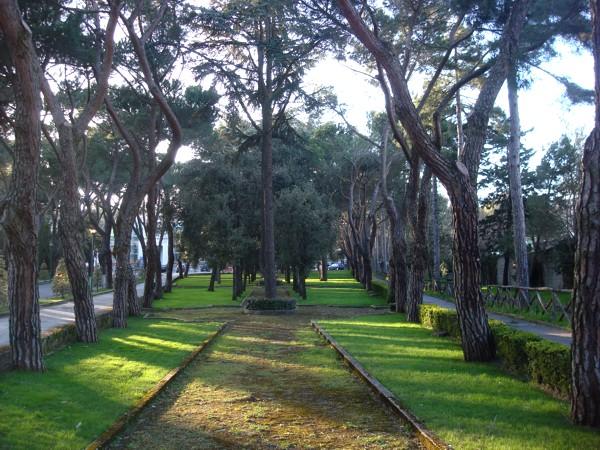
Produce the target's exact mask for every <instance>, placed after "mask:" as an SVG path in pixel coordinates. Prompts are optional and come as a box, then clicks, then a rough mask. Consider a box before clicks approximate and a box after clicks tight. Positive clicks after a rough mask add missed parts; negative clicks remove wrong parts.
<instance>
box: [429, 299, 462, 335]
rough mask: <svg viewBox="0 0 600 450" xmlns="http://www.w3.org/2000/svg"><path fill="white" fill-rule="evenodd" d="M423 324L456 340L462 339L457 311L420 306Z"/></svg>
mask: <svg viewBox="0 0 600 450" xmlns="http://www.w3.org/2000/svg"><path fill="white" fill-rule="evenodd" d="M419 315H420V320H421V323H422V324H423V325H424V326H425V327H427V328H431V329H432V330H433V331H435V332H438V333H447V334H448V335H449V336H451V337H454V338H460V326H459V325H458V315H457V314H456V311H454V310H451V309H447V308H442V307H440V306H437V305H421V306H420V311H419Z"/></svg>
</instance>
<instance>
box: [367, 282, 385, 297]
mask: <svg viewBox="0 0 600 450" xmlns="http://www.w3.org/2000/svg"><path fill="white" fill-rule="evenodd" d="M371 286H372V289H373V292H374V293H375V294H377V295H378V296H379V297H383V298H385V299H387V298H388V295H389V294H388V292H389V288H388V283H387V281H382V280H373V281H371Z"/></svg>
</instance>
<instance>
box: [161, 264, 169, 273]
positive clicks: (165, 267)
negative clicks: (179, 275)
mask: <svg viewBox="0 0 600 450" xmlns="http://www.w3.org/2000/svg"><path fill="white" fill-rule="evenodd" d="M160 271H161V272H163V273H164V272H166V271H167V265H166V264H163V265H162V266H160Z"/></svg>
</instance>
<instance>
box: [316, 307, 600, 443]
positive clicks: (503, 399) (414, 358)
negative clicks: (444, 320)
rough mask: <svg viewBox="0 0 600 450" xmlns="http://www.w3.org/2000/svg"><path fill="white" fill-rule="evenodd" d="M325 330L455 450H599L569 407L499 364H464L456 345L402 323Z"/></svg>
mask: <svg viewBox="0 0 600 450" xmlns="http://www.w3.org/2000/svg"><path fill="white" fill-rule="evenodd" d="M320 323H321V324H322V325H323V326H324V327H325V328H326V329H327V331H328V332H329V333H330V334H331V335H332V336H333V337H334V338H335V339H336V340H337V341H338V342H339V343H340V344H341V345H342V346H343V347H344V348H346V350H348V351H349V352H350V353H351V354H352V355H353V356H354V357H355V358H356V359H358V360H359V361H360V362H361V363H362V364H363V365H364V366H365V368H366V369H367V370H368V371H369V372H370V373H371V374H372V375H374V376H375V377H376V378H377V379H379V381H381V382H382V383H383V384H384V385H385V386H386V387H388V388H389V389H390V390H391V391H393V392H394V393H395V395H396V396H397V397H398V398H399V399H400V400H401V402H402V403H403V404H404V405H406V406H407V407H408V408H409V409H410V410H411V411H412V412H413V413H414V414H416V416H417V417H419V418H420V419H421V420H423V421H424V422H425V424H426V425H427V427H429V428H430V429H431V430H432V431H433V432H434V433H436V434H438V435H439V436H440V437H441V438H442V439H443V440H445V441H446V442H448V443H450V444H452V446H453V447H454V448H457V449H458V448H459V449H483V448H485V449H515V450H516V449H556V450H559V449H560V450H563V449H580V450H587V449H598V448H600V432H598V431H592V430H591V429H586V428H579V427H575V426H572V425H571V424H570V423H569V420H568V412H569V405H568V404H567V403H566V402H563V401H559V400H555V399H553V398H551V397H550V396H548V395H546V394H545V393H543V392H542V391H540V390H538V389H537V388H535V387H533V386H532V385H530V384H528V383H525V382H522V381H519V380H517V379H515V378H512V377H511V376H509V375H506V374H505V373H504V372H502V371H501V370H500V368H498V367H497V366H496V365H494V364H491V363H488V364H483V363H465V362H464V361H463V355H462V350H461V348H460V346H459V345H458V344H457V343H455V342H453V341H452V340H450V339H446V338H440V337H436V336H434V335H432V333H431V330H427V329H425V328H423V327H421V326H420V325H418V324H409V323H407V322H405V321H404V318H403V316H401V315H395V314H386V315H383V316H380V315H377V316H363V317H358V318H356V319H351V320H334V321H321V322H320Z"/></svg>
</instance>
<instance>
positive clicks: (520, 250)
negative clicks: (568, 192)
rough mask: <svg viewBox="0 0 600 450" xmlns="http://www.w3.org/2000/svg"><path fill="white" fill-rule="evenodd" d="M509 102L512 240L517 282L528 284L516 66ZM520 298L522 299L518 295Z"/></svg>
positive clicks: (509, 82)
mask: <svg viewBox="0 0 600 450" xmlns="http://www.w3.org/2000/svg"><path fill="white" fill-rule="evenodd" d="M507 81H508V106H509V109H510V139H509V142H508V180H509V185H510V201H511V211H512V222H513V244H514V248H515V262H516V263H517V285H519V286H522V287H529V264H528V261H527V235H526V231H525V208H524V207H523V190H522V189H521V163H520V158H519V152H520V150H521V124H520V121H519V101H518V95H517V89H518V87H517V73H516V68H515V67H514V65H513V67H512V68H511V70H510V72H509V75H508V80H507ZM520 300H521V301H522V299H520Z"/></svg>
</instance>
